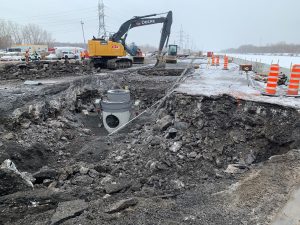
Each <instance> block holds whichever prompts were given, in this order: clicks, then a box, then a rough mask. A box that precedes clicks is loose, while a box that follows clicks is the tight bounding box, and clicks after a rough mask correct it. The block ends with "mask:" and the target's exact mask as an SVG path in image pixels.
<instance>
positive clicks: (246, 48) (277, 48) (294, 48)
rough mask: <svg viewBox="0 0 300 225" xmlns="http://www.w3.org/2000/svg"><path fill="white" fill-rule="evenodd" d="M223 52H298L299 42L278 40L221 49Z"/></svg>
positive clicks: (299, 49)
mask: <svg viewBox="0 0 300 225" xmlns="http://www.w3.org/2000/svg"><path fill="white" fill-rule="evenodd" d="M223 52H224V53H292V54H299V53H300V44H287V43H285V42H280V43H277V44H269V45H266V46H255V45H250V44H249V45H242V46H240V47H238V48H229V49H226V50H223Z"/></svg>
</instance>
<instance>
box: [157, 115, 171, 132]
mask: <svg viewBox="0 0 300 225" xmlns="http://www.w3.org/2000/svg"><path fill="white" fill-rule="evenodd" d="M172 119H173V118H172V117H171V116H170V115H167V116H164V117H163V118H161V119H160V120H158V121H157V124H158V127H159V130H160V131H165V130H166V129H168V127H169V126H171V125H172Z"/></svg>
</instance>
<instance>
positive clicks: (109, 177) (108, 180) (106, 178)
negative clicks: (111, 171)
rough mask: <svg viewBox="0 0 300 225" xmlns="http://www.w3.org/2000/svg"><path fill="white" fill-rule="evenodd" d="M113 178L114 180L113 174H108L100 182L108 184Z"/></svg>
mask: <svg viewBox="0 0 300 225" xmlns="http://www.w3.org/2000/svg"><path fill="white" fill-rule="evenodd" d="M112 180H113V177H112V176H111V175H107V176H106V177H104V178H102V180H101V181H100V184H101V185H107V184H109V183H111V181H112Z"/></svg>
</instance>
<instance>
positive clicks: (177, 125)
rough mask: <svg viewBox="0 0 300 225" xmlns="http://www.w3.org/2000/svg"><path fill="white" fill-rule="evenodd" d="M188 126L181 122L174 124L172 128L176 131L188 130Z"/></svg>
mask: <svg viewBox="0 0 300 225" xmlns="http://www.w3.org/2000/svg"><path fill="white" fill-rule="evenodd" d="M189 126H190V125H189V124H188V123H186V122H181V121H177V122H174V127H175V128H176V129H177V130H187V129H188V128H189Z"/></svg>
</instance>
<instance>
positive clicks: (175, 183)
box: [171, 180, 185, 190]
mask: <svg viewBox="0 0 300 225" xmlns="http://www.w3.org/2000/svg"><path fill="white" fill-rule="evenodd" d="M171 184H172V185H173V188H174V189H176V190H179V189H182V188H184V187H185V185H184V183H183V182H182V181H180V180H172V181H171Z"/></svg>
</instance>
